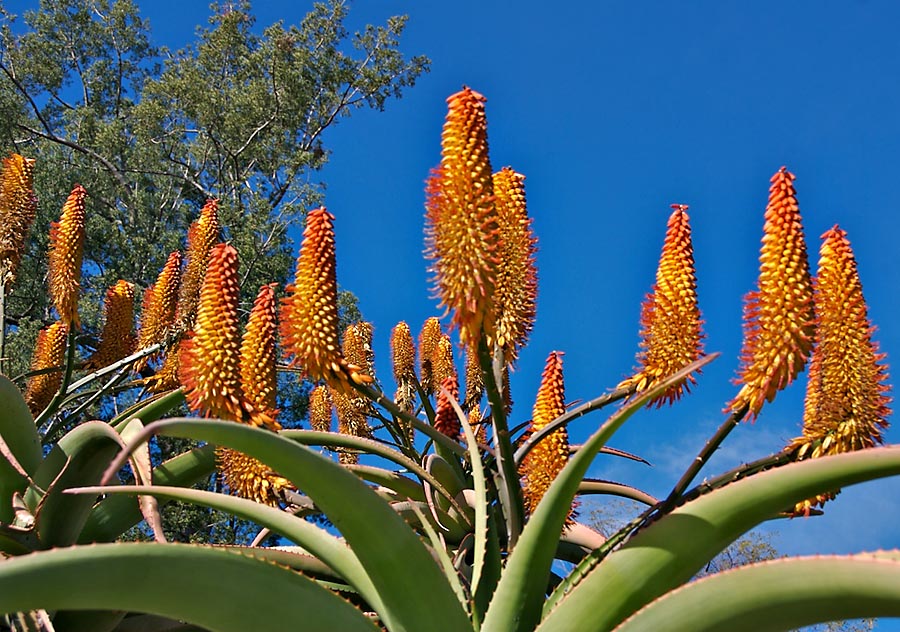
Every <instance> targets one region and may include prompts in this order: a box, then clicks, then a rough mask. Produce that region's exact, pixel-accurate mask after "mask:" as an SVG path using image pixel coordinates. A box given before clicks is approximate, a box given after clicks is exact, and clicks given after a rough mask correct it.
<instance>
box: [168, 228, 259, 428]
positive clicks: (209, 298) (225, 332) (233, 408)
mask: <svg viewBox="0 0 900 632" xmlns="http://www.w3.org/2000/svg"><path fill="white" fill-rule="evenodd" d="M239 301H240V287H239V285H238V254H237V250H235V249H234V248H233V247H232V246H230V245H228V244H218V245H216V246H215V247H214V248H213V250H212V252H211V253H210V257H209V268H208V269H207V272H206V276H205V277H204V279H203V286H202V288H201V290H200V302H199V305H198V307H197V319H196V323H195V324H194V330H193V333H192V335H191V336H190V338H187V339H185V340H183V341H182V342H181V353H180V356H179V357H180V362H179V364H180V366H179V369H178V376H179V378H180V380H181V383H182V384H183V385H184V388H185V398H186V399H187V403H188V406H189V407H190V408H191V410H193V411H194V412H199V413H200V414H201V415H203V416H205V417H217V418H220V419H230V420H233V421H241V420H243V417H244V406H243V403H244V399H243V393H242V391H241V375H240V332H239V329H238V327H239V324H238V303H239Z"/></svg>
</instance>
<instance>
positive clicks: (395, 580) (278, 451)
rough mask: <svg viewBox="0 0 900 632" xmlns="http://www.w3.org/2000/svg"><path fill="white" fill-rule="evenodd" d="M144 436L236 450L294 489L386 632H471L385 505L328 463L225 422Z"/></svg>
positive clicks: (157, 428)
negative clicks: (355, 571)
mask: <svg viewBox="0 0 900 632" xmlns="http://www.w3.org/2000/svg"><path fill="white" fill-rule="evenodd" d="M147 431H148V432H158V433H161V434H166V435H172V436H179V437H183V438H189V439H197V440H201V441H209V442H212V443H216V444H219V445H224V446H226V447H229V448H232V449H235V450H239V451H241V452H243V453H245V454H247V455H249V456H252V457H254V458H257V459H259V460H260V461H262V462H263V463H266V464H267V465H269V466H270V467H271V468H273V469H274V470H275V471H277V472H279V473H280V474H281V475H282V476H284V477H286V478H287V479H288V480H290V481H291V482H292V483H294V484H295V485H296V486H297V487H298V488H299V489H301V490H302V491H303V492H305V493H306V494H307V495H308V496H309V497H310V498H311V499H312V500H313V502H315V503H316V505H317V506H318V507H319V508H321V509H322V511H323V513H324V514H325V515H326V516H328V518H329V519H330V520H331V522H332V524H334V526H335V527H336V528H337V529H338V530H339V531H340V532H341V534H342V535H343V536H344V538H345V539H346V540H347V543H348V544H349V545H350V547H351V548H352V549H353V551H354V552H355V553H356V555H357V556H358V558H359V561H360V563H361V564H362V565H363V567H364V568H365V570H366V573H367V574H368V575H369V577H370V578H371V580H372V583H373V584H375V586H376V587H377V589H378V591H379V594H380V595H381V598H382V602H383V603H384V610H383V611H382V612H380V613H379V614H381V615H382V618H383V620H384V622H385V624H386V625H387V627H388V628H390V629H391V630H432V631H434V632H440V631H443V630H448V631H450V630H465V629H467V628H469V629H471V626H470V625H469V622H468V619H467V617H466V614H465V611H464V610H463V608H462V607H461V606H460V605H459V602H458V601H457V599H456V596H455V595H454V593H453V590H452V589H451V587H450V585H449V583H448V580H447V578H446V577H444V576H443V574H442V573H441V571H440V569H439V568H438V566H437V565H436V564H435V562H434V559H433V558H432V557H431V555H430V554H429V553H428V550H427V549H426V548H425V546H424V545H423V544H422V542H421V541H420V540H419V537H418V536H417V535H416V534H415V533H414V532H413V531H412V529H411V528H410V527H409V525H407V524H406V523H405V522H404V521H403V519H402V518H401V517H400V516H398V515H397V514H396V513H395V512H394V511H393V510H392V509H391V507H390V505H388V504H387V503H386V502H384V501H383V500H382V499H381V498H379V496H378V495H377V494H376V493H375V492H374V491H372V490H371V489H369V487H368V486H367V485H366V484H365V483H363V482H362V481H361V480H360V479H359V478H357V477H356V476H355V475H354V474H352V473H351V472H348V471H347V470H345V469H344V468H343V467H341V466H340V465H339V464H337V463H335V462H334V461H332V460H331V459H328V458H326V457H323V456H322V455H320V454H317V453H316V452H314V451H313V450H310V449H309V448H307V447H305V446H302V445H299V444H298V443H296V442H295V441H292V440H290V439H287V438H285V437H282V436H280V435H278V434H275V433H272V432H267V431H265V430H261V429H259V428H254V427H251V426H247V425H244V424H236V423H233V422H223V421H214V420H202V421H199V420H195V419H194V420H192V419H187V420H180V419H173V420H167V421H158V422H155V423H153V424H151V425H150V426H148V427H147ZM415 595H428V599H416V598H414V596H415ZM435 612H440V613H441V616H440V617H435V616H434V613H435ZM335 629H337V628H335Z"/></svg>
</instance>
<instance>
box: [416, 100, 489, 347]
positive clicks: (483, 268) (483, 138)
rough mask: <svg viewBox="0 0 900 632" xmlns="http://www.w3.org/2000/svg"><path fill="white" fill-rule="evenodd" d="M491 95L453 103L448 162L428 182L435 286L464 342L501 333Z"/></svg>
mask: <svg viewBox="0 0 900 632" xmlns="http://www.w3.org/2000/svg"><path fill="white" fill-rule="evenodd" d="M485 100H486V99H485V98H484V97H483V96H482V95H480V94H478V93H477V92H475V91H474V90H471V89H469V88H463V90H461V91H460V92H457V93H456V94H454V95H451V96H450V97H449V98H448V99H447V103H448V112H447V118H446V122H445V123H444V130H443V134H442V136H441V165H440V167H438V168H437V169H436V170H434V171H433V172H432V174H431V176H430V177H429V179H428V182H427V185H426V196H427V197H426V203H425V207H426V244H427V248H426V253H427V256H428V258H429V259H431V260H432V261H433V266H432V271H433V272H434V281H435V289H436V293H437V295H438V297H439V298H440V300H441V305H443V306H444V307H446V308H447V309H448V310H449V312H450V314H451V319H452V323H453V326H454V327H458V328H459V336H460V340H461V341H462V342H463V344H466V345H472V346H475V345H477V344H478V341H479V340H481V337H482V335H483V334H484V335H486V336H487V338H488V340H493V339H494V335H495V331H494V330H495V306H494V293H495V288H496V285H497V268H498V265H499V259H498V247H499V241H500V231H499V228H498V224H497V212H496V209H495V206H494V191H493V181H492V178H491V163H490V159H489V157H488V144H487V119H486V117H485V113H484V102H485Z"/></svg>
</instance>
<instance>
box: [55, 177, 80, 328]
mask: <svg viewBox="0 0 900 632" xmlns="http://www.w3.org/2000/svg"><path fill="white" fill-rule="evenodd" d="M86 196H87V192H86V191H85V190H84V187H82V186H81V185H80V184H76V185H75V188H74V189H72V193H70V194H69V197H68V199H67V200H66V203H65V204H64V205H63V209H62V214H61V215H60V217H59V221H58V222H53V223H52V224H51V225H50V254H49V268H50V270H49V278H50V299H51V300H52V301H53V306H54V307H55V308H56V312H57V314H59V318H60V320H62V321H63V322H64V323H67V324H70V325H72V326H74V327H77V326H78V294H79V290H80V289H81V262H82V259H83V257H84V221H85V217H84V213H85V211H84V199H85V197H86Z"/></svg>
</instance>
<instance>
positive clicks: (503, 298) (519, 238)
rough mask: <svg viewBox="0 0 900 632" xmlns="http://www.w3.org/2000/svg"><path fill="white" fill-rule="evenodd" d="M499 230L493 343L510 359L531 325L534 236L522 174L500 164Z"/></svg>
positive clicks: (534, 294) (497, 193)
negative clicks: (495, 323)
mask: <svg viewBox="0 0 900 632" xmlns="http://www.w3.org/2000/svg"><path fill="white" fill-rule="evenodd" d="M493 184H494V195H495V206H496V210H497V223H498V226H499V229H500V243H499V247H498V257H499V260H500V265H499V267H498V269H497V289H496V293H495V296H494V300H495V302H496V306H497V307H496V309H497V333H496V343H497V344H498V345H500V347H501V348H502V349H503V350H504V353H505V355H506V358H507V360H508V361H510V362H511V361H514V360H515V359H516V358H517V357H518V354H519V349H521V348H522V347H523V346H524V345H525V343H526V342H527V341H528V335H529V334H530V333H531V329H532V327H534V319H535V314H536V301H537V265H536V263H535V255H536V253H537V245H536V244H537V239H536V238H535V237H534V234H533V233H532V230H531V220H530V219H529V217H528V210H527V206H526V204H525V176H523V175H522V174H520V173H516V172H515V171H513V170H512V169H510V168H509V167H504V168H503V169H501V170H500V171H499V172H497V173H495V174H494V175H493Z"/></svg>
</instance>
